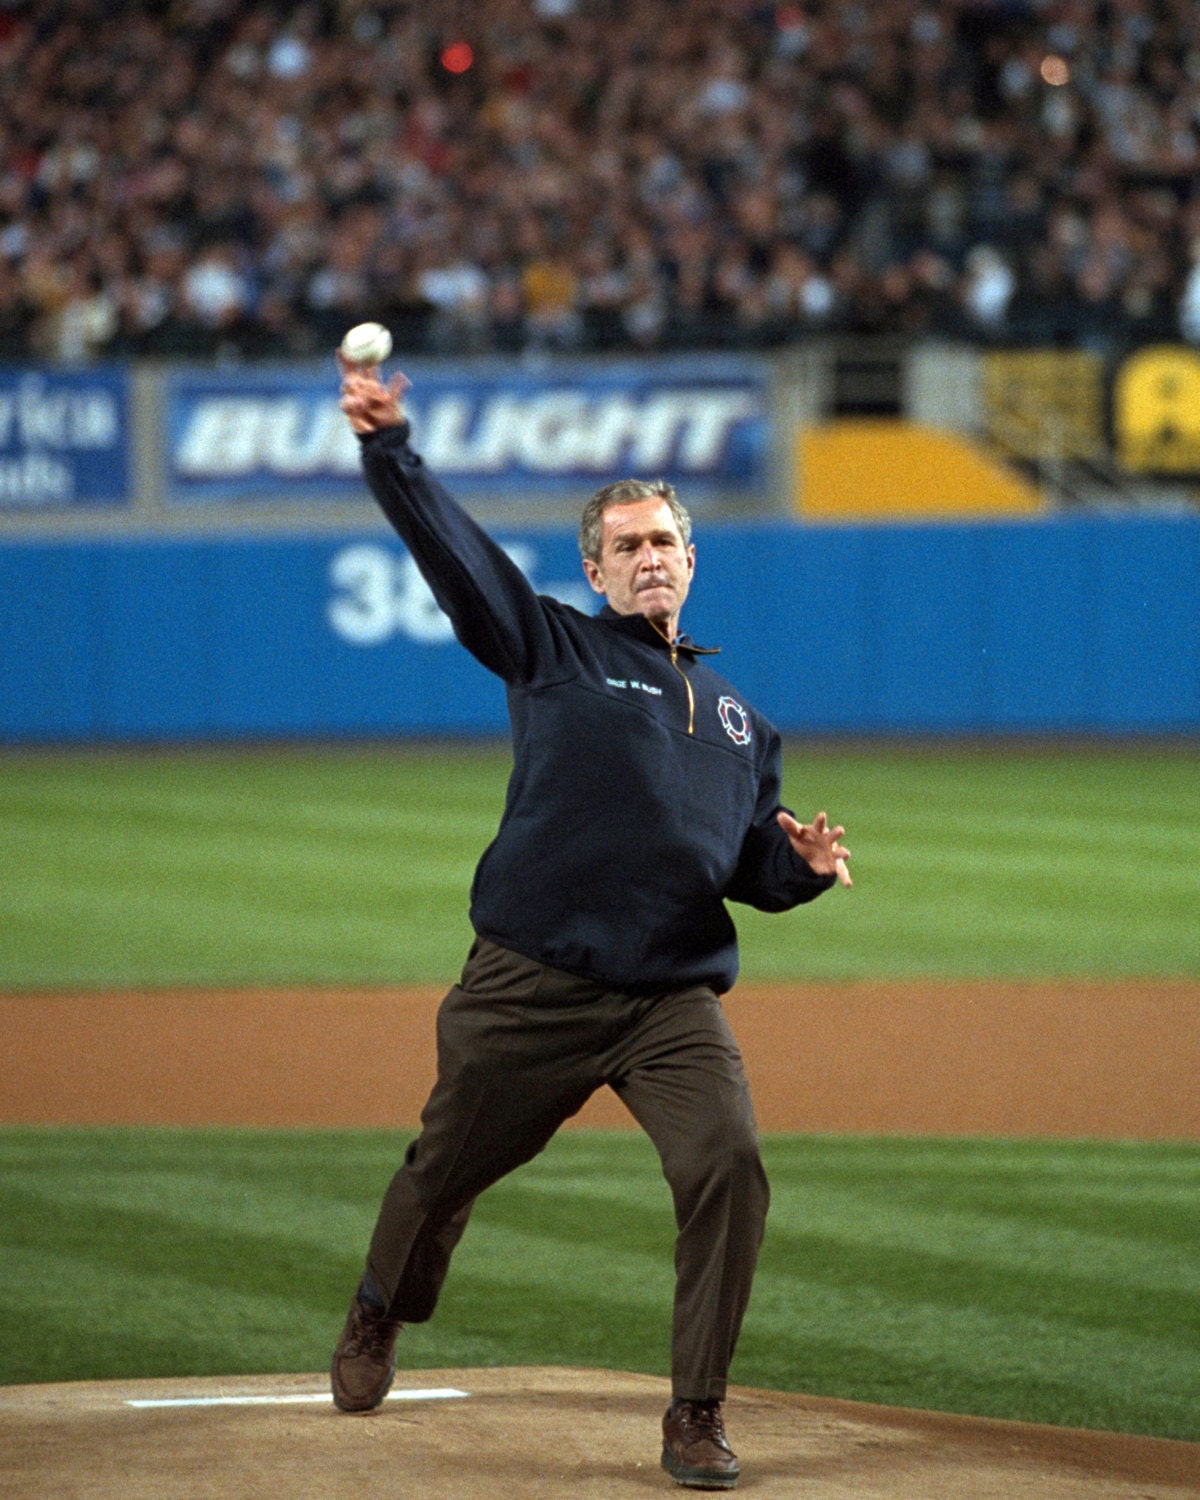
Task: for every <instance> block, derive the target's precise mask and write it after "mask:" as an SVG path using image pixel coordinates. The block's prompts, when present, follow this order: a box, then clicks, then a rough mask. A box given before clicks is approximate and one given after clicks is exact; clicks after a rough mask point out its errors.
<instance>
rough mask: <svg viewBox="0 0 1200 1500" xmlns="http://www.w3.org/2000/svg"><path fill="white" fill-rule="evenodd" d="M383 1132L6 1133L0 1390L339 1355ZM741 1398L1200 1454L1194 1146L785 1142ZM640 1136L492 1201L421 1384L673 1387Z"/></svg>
mask: <svg viewBox="0 0 1200 1500" xmlns="http://www.w3.org/2000/svg"><path fill="white" fill-rule="evenodd" d="M406 1139H407V1137H404V1136H400V1135H396V1134H392V1133H348V1132H250V1131H224V1132H222V1131H158V1130H137V1131H133V1130H125V1131H121V1130H98V1131H50V1130H28V1129H14V1128H7V1129H3V1130H0V1246H2V1247H3V1248H2V1253H3V1258H4V1264H5V1276H4V1278H3V1280H2V1281H0V1380H2V1381H4V1382H5V1383H20V1382H29V1381H49V1380H67V1379H70V1380H76V1379H90V1378H112V1377H118V1376H126V1375H136V1376H154V1375H182V1374H195V1375H205V1374H232V1373H239V1372H252V1371H259V1372H271V1371H278V1372H287V1371H307V1370H320V1369H323V1368H324V1367H325V1364H326V1362H327V1359H328V1355H329V1349H330V1347H331V1344H332V1341H333V1340H334V1339H335V1338H336V1336H337V1332H338V1329H339V1328H340V1324H341V1318H342V1316H343V1313H344V1306H345V1302H346V1299H347V1297H348V1295H349V1292H350V1290H351V1288H352V1287H353V1285H354V1281H355V1278H356V1276H357V1274H358V1271H359V1269H360V1267H361V1256H362V1254H363V1251H364V1247H365V1244H366V1239H367V1236H368V1235H369V1232H370V1228H371V1225H372V1222H373V1219H374V1213H375V1209H376V1207H377V1204H378V1199H379V1196H380V1193H381V1192H382V1189H383V1187H384V1185H385V1184H386V1182H387V1179H388V1177H389V1176H390V1174H391V1172H392V1171H393V1170H394V1168H395V1166H396V1165H397V1163H398V1162H399V1160H400V1157H401V1154H402V1150H403V1146H404V1144H405V1141H406ZM765 1149H766V1156H767V1162H768V1170H769V1172H770V1175H771V1178H772V1183H773V1189H774V1199H773V1205H772V1211H771V1217H770V1222H769V1226H768V1232H767V1238H766V1243H765V1245H764V1249H763V1257H762V1262H761V1268H760V1272H759V1276H758V1280H757V1283H756V1288H755V1294H754V1298H753V1301H752V1304H751V1309H750V1313H749V1316H748V1319H747V1323H746V1327H745V1332H744V1335H743V1340H742V1347H741V1350H740V1352H739V1355H738V1359H737V1361H736V1364H735V1369H734V1377H735V1379H736V1380H737V1381H738V1382H739V1383H741V1384H745V1385H751V1386H765V1387H774V1388H778V1389H784V1390H803V1391H807V1392H809V1393H812V1394H823V1395H834V1396H840V1397H843V1398H847V1399H852V1400H860V1401H872V1402H885V1403H889V1404H896V1405H903V1406H914V1407H927V1408H931V1409H938V1410H947V1411H959V1412H966V1413H974V1414H979V1415H991V1416H996V1417H1009V1418H1015V1419H1020V1420H1028V1421H1037V1422H1050V1423H1057V1424H1062V1425H1068V1426H1081V1427H1092V1428H1100V1429H1110V1430H1115V1431H1126V1432H1141V1433H1147V1434H1152V1435H1157V1436H1164V1437H1176V1438H1182V1439H1185V1440H1191V1441H1200V1349H1198V1348H1197V1345H1196V1341H1195V1339H1194V1338H1193V1337H1192V1336H1191V1330H1193V1329H1194V1328H1195V1326H1196V1323H1197V1314H1198V1313H1200V1256H1198V1255H1197V1253H1196V1249H1195V1239H1194V1224H1195V1217H1196V1208H1197V1204H1198V1201H1200V1147H1197V1146H1194V1145H1162V1144H1136V1145H1135V1144H1120V1143H1102V1142H1092V1143H1072V1142H1052V1143H1051V1142H1038V1141H1018V1142H1011V1141H1009V1142H990V1141H947V1140H938V1141H931V1140H898V1139H891V1140H878V1139H870V1138H863V1137H860V1138H854V1139H835V1138H829V1137H807V1138H804V1137H794V1136H792V1137H788V1136H776V1137H771V1138H769V1139H768V1140H767V1141H766V1147H765ZM673 1236H674V1225H673V1219H672V1214H671V1209H670V1204H669V1201H668V1196H667V1191H666V1188H665V1186H664V1184H663V1182H662V1178H661V1173H660V1170H659V1166H658V1162H657V1159H656V1158H655V1156H654V1153H653V1150H652V1148H651V1147H650V1145H649V1143H648V1142H647V1141H646V1140H645V1139H644V1138H643V1137H641V1136H638V1135H611V1134H602V1135H597V1134H588V1133H580V1134H576V1135H569V1136H559V1137H557V1138H556V1139H555V1140H554V1141H553V1142H552V1143H551V1145H550V1147H549V1148H548V1149H547V1150H546V1151H545V1152H544V1153H543V1154H542V1156H541V1157H539V1158H538V1159H537V1160H536V1161H534V1162H532V1163H530V1164H529V1165H528V1166H527V1167H524V1168H522V1169H520V1170H519V1171H518V1172H517V1173H515V1174H513V1175H512V1176H511V1177H509V1178H507V1179H506V1180H505V1181H504V1182H502V1183H500V1184H498V1185H497V1186H496V1187H495V1188H493V1189H491V1190H490V1191H489V1192H487V1193H486V1194H484V1196H483V1197H482V1198H481V1199H480V1200H479V1203H478V1205H477V1208H476V1213H475V1218H474V1221H473V1223H472V1225H471V1227H470V1229H469V1230H468V1233H467V1235H466V1237H465V1239H464V1241H463V1243H462V1245H461V1247H460V1249H459V1252H458V1255H457V1256H456V1259H455V1262H454V1266H453V1268H452V1271H451V1276H450V1279H449V1281H448V1283H447V1287H446V1291H445V1295H444V1299H443V1302H442V1305H441V1307H440V1308H439V1310H438V1312H437V1315H436V1316H435V1318H434V1319H433V1320H432V1322H430V1323H429V1324H426V1325H422V1326H419V1327H412V1328H409V1329H406V1331H405V1333H404V1335H403V1337H404V1364H405V1366H406V1367H407V1368H454V1367H459V1366H463V1367H469V1366H480V1365H490V1364H502V1365H509V1364H530V1365H555V1364H563V1365H597V1366H602V1367H609V1368H614V1369H628V1370H634V1371H643V1372H646V1373H653V1374H658V1375H665V1373H666V1371H667V1344H668V1331H669V1326H670V1302H671V1290H672V1277H671V1246H672V1242H673Z"/></svg>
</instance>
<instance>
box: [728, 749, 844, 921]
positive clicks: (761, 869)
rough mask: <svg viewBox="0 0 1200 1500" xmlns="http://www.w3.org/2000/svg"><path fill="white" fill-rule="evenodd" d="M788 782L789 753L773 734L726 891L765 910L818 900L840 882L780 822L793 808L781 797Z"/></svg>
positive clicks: (743, 901)
mask: <svg viewBox="0 0 1200 1500" xmlns="http://www.w3.org/2000/svg"><path fill="white" fill-rule="evenodd" d="M782 785H783V752H782V746H781V743H780V739H779V735H778V733H777V732H776V731H775V730H774V729H770V730H769V732H768V743H767V752H766V755H765V756H764V758H763V766H762V770H761V772H760V773H759V790H758V801H757V803H756V805H755V809H754V821H753V822H752V823H751V825H750V827H749V829H748V830H747V832H746V836H745V838H744V839H743V840H742V849H741V854H740V855H739V857H738V863H737V868H736V870H735V871H734V873H733V879H732V880H731V881H730V882H729V885H728V886H727V887H726V889H725V892H724V895H725V898H726V900H728V901H741V902H742V903H744V904H745V905H746V906H754V907H757V908H758V910H759V911H790V910H791V908H792V907H793V906H800V905H802V903H804V902H805V901H812V900H813V899H814V898H815V897H817V896H819V895H820V894H821V892H822V891H827V890H828V889H829V888H830V886H831V885H834V884H835V883H836V880H837V877H836V876H834V875H818V874H817V873H816V872H815V871H814V870H813V868H812V867H811V865H809V863H808V861H807V860H804V859H801V858H800V856H799V855H798V854H797V853H796V851H795V850H794V849H793V848H792V844H791V840H790V839H789V838H788V836H787V834H786V833H784V831H783V829H782V828H780V826H779V824H778V823H777V822H776V821H775V818H776V814H777V813H779V812H784V811H786V812H791V809H790V808H784V806H783V804H782V803H781V802H780V800H779V794H780V791H781V790H782Z"/></svg>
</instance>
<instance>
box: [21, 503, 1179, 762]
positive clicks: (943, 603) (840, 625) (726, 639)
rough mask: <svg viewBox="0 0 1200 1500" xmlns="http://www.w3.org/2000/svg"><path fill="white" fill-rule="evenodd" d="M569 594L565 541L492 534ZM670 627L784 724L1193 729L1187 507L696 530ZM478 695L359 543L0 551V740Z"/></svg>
mask: <svg viewBox="0 0 1200 1500" xmlns="http://www.w3.org/2000/svg"><path fill="white" fill-rule="evenodd" d="M500 535H501V539H502V540H504V541H506V543H507V545H508V546H509V548H510V550H511V551H512V553H513V555H514V557H516V559H517V560H518V562H519V563H520V564H521V566H522V567H524V568H525V570H526V572H527V573H528V574H529V575H530V576H531V578H532V579H533V580H534V582H535V584H536V585H537V587H538V588H539V589H541V590H543V591H545V592H550V593H555V594H558V595H560V596H562V597H565V598H567V599H568V600H570V601H571V602H575V603H581V604H583V603H587V604H589V605H590V603H591V602H592V596H591V595H590V594H589V593H588V591H587V590H586V589H585V588H584V587H583V584H582V580H581V577H580V572H579V560H578V554H577V551H576V549H575V545H574V542H573V540H572V538H571V537H570V536H569V535H568V534H566V533H565V532H564V531H562V530H536V531H528V530H521V531H519V532H515V533H512V534H511V535H508V536H505V535H504V533H500ZM687 624H688V628H689V630H690V631H691V633H692V634H693V635H694V636H695V637H696V638H697V639H698V640H700V641H701V642H703V643H706V644H708V643H714V644H719V645H721V646H722V647H723V648H724V652H725V654H724V656H723V658H722V663H721V664H722V665H723V666H724V668H725V670H726V672H727V673H728V675H729V676H730V677H731V678H732V679H733V680H734V681H735V682H736V683H737V684H738V686H739V687H740V688H741V689H742V690H744V691H745V693H746V694H747V696H748V697H749V698H750V699H751V700H752V701H753V702H755V703H756V704H757V705H759V706H760V707H761V708H762V709H763V710H764V711H765V712H766V713H768V714H769V715H770V716H771V717H772V718H773V719H774V720H775V721H776V722H777V723H778V724H779V725H780V727H781V728H782V729H784V730H785V731H786V732H789V733H795V734H804V733H820V734H830V733H832V734H837V733H849V734H883V733H888V734H890V733H914V734H944V733H947V734H948V733H953V734H962V733H969V734H975V733H981V734H988V733H997V732H999V733H1052V734H1053V733H1077V732H1078V733H1104V734H1155V733H1184V734H1192V733H1197V732H1200V519H1197V518H1195V517H1187V516H1179V517H1167V518H1142V519H1137V518H1122V519H1117V518H1115V517H1114V518H1097V517H1091V518H1078V519H1077V518H1071V517H1061V518H1054V519H1045V520H1038V521H1027V522H1014V523H995V522H989V523H976V524H946V523H942V524H937V525H877V526H857V527H848V526H830V527H816V526H808V527H800V526H796V525H789V524H786V523H766V522H764V523H760V524H741V525H734V524H726V525H720V524H717V525H713V526H711V527H709V528H706V529H705V530H704V531H703V532H702V534H701V536H700V538H699V565H698V574H697V581H696V584H695V586H694V591H693V595H692V598H691V600H690V601H689V604H688V610H687ZM504 723H505V720H504V704H503V695H502V691H501V689H500V687H499V685H498V684H497V683H496V682H495V681H494V680H493V679H491V678H490V677H489V676H488V674H487V673H485V672H484V671H483V670H482V669H481V668H479V667H477V666H476V665H475V664H474V663H473V662H472V661H471V660H470V659H469V658H468V657H467V656H466V654H465V653H464V652H463V651H462V649H461V648H460V647H459V646H458V645H457V644H456V643H455V642H454V641H453V639H452V638H451V636H450V632H449V628H448V625H447V622H446V621H445V619H444V617H443V616H441V615H440V614H439V613H438V612H437V610H436V607H435V606H434V605H433V602H432V598H431V596H430V595H429V594H428V591H427V590H426V589H425V587H424V585H423V584H422V582H421V580H420V579H419V577H418V576H417V574H416V572H415V569H414V568H413V565H412V562H411V559H409V558H408V557H407V555H406V554H405V552H404V549H403V548H402V547H401V546H400V544H399V543H398V542H395V541H393V540H391V539H390V538H388V537H384V536H382V535H381V534H380V533H378V532H377V531H372V532H361V531H355V532H343V533H330V534H320V535H315V536H308V537H295V536H287V537H279V538H263V537H258V538H246V539H236V538H235V539H231V538H229V537H223V538H220V539H212V540H206V539H203V538H178V537H175V538H164V539H157V540H156V539H153V538H147V537H142V538H130V539H119V538H109V539H106V540H86V539H82V538H80V539H71V540H40V541H39V540H29V541H16V542H10V543H9V544H8V545H7V546H6V547H4V548H2V549H0V739H2V740H3V741H6V742H8V743H36V742H55V741H68V742H70V741H88V740H112V741H172V740H180V739H195V738H235V739H236V738H269V737H272V736H297V735H300V736H307V735H313V736H340V735H364V734H366V735H374V734H412V735H440V734H457V733H489V732H494V731H498V730H501V729H503V727H504Z"/></svg>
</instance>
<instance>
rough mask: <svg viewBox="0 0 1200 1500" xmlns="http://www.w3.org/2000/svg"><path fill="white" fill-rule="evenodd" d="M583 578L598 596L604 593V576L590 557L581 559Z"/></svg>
mask: <svg viewBox="0 0 1200 1500" xmlns="http://www.w3.org/2000/svg"><path fill="white" fill-rule="evenodd" d="M583 572H584V577H585V578H586V579H587V581H588V582H589V583H590V584H591V586H592V587H593V588H594V589H595V590H596V592H597V593H598V594H602V593H603V592H604V574H603V573H602V572H601V571H600V564H599V563H598V562H595V561H594V560H593V559H592V558H590V557H585V558H584V559H583Z"/></svg>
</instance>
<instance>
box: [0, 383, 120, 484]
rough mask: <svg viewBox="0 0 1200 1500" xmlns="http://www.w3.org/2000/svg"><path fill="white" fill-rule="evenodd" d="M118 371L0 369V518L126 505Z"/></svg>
mask: <svg viewBox="0 0 1200 1500" xmlns="http://www.w3.org/2000/svg"><path fill="white" fill-rule="evenodd" d="M128 393H129V386H128V381H127V378H126V375H125V373H124V371H122V370H111V369H110V370H87V371H50V370H36V369H30V368H21V369H0V510H4V511H25V512H29V511H44V510H59V509H63V508H72V507H75V506H95V505H125V504H128V502H129V490H130V461H129V395H128Z"/></svg>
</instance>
